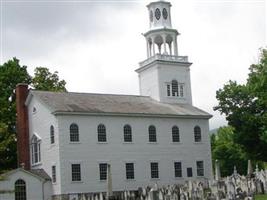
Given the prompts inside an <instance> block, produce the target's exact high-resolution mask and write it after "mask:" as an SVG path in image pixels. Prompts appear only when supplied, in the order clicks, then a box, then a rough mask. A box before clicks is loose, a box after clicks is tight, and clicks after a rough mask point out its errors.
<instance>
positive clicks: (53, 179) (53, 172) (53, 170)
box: [52, 166, 57, 183]
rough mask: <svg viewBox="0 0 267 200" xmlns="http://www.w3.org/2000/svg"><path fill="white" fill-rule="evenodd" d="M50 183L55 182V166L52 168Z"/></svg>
mask: <svg viewBox="0 0 267 200" xmlns="http://www.w3.org/2000/svg"><path fill="white" fill-rule="evenodd" d="M52 182H53V183H55V182H57V176H56V166H52Z"/></svg>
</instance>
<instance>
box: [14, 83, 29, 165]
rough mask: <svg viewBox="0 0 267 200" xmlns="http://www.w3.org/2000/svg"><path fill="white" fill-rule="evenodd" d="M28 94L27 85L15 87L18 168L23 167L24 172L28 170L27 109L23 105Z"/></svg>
mask: <svg viewBox="0 0 267 200" xmlns="http://www.w3.org/2000/svg"><path fill="white" fill-rule="evenodd" d="M28 92H29V90H28V85H27V84H24V83H19V84H18V85H17V86H16V109H17V128H16V130H17V152H18V167H20V166H24V169H26V170H29V169H30V147H29V123H28V109H27V106H26V105H25V101H26V98H27V96H28Z"/></svg>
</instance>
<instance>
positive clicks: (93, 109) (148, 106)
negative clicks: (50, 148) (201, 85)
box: [30, 90, 211, 118]
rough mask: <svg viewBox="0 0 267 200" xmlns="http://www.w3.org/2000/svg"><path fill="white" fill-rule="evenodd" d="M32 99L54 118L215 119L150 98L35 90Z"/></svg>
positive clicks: (200, 112) (189, 108) (179, 105)
mask: <svg viewBox="0 0 267 200" xmlns="http://www.w3.org/2000/svg"><path fill="white" fill-rule="evenodd" d="M30 95H32V96H34V97H36V98H37V99H39V100H40V101H41V102H42V103H43V104H44V105H46V106H47V107H48V108H49V109H50V110H51V112H52V113H53V114H89V115H90V114H91V115H92V114H98V115H132V116H161V117H194V118H210V117H211V115H210V114H209V113H207V112H204V111H202V110H200V109H198V108H196V107H194V106H192V105H189V104H168V103H161V102H158V101H155V100H153V99H152V98H151V97H148V96H137V95H114V94H94V93H73V92H48V91H38V90H31V91H30Z"/></svg>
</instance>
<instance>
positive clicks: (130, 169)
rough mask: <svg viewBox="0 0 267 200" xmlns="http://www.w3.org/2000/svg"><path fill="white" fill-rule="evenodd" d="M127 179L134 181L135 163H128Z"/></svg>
mask: <svg viewBox="0 0 267 200" xmlns="http://www.w3.org/2000/svg"><path fill="white" fill-rule="evenodd" d="M125 169H126V179H134V163H126V164H125Z"/></svg>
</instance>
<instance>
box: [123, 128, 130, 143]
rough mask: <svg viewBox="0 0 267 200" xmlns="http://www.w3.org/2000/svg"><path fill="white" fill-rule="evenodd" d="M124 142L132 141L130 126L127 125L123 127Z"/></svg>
mask: <svg viewBox="0 0 267 200" xmlns="http://www.w3.org/2000/svg"><path fill="white" fill-rule="evenodd" d="M123 132H124V142H132V128H131V126H129V125H125V126H124V128H123Z"/></svg>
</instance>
